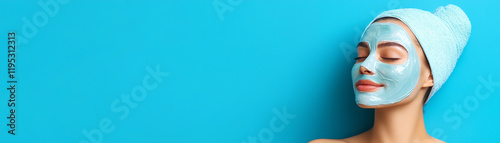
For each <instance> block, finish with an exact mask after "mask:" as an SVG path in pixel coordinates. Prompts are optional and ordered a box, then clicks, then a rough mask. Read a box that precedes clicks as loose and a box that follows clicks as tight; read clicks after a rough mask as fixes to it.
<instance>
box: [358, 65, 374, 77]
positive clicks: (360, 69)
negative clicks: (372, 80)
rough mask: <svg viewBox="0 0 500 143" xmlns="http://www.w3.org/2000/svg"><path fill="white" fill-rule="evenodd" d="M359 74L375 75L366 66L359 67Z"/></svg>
mask: <svg viewBox="0 0 500 143" xmlns="http://www.w3.org/2000/svg"><path fill="white" fill-rule="evenodd" d="M359 74H366V75H373V74H374V73H373V72H372V71H370V70H368V69H367V68H365V67H364V66H361V67H359Z"/></svg>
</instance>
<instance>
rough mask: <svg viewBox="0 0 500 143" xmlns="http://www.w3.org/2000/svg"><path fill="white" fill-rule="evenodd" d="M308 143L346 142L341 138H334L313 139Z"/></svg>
mask: <svg viewBox="0 0 500 143" xmlns="http://www.w3.org/2000/svg"><path fill="white" fill-rule="evenodd" d="M308 143H347V142H346V141H343V140H335V139H315V140H312V141H310V142H308Z"/></svg>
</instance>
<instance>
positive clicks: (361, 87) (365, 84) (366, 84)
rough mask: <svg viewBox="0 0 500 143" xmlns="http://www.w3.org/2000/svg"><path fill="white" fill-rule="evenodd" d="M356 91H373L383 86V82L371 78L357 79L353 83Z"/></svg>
mask: <svg viewBox="0 0 500 143" xmlns="http://www.w3.org/2000/svg"><path fill="white" fill-rule="evenodd" d="M354 86H355V87H356V89H357V90H358V91H362V92H375V91H377V90H379V89H380V88H382V87H384V85H383V84H380V83H376V82H373V81H371V80H359V81H358V82H356V84H354Z"/></svg>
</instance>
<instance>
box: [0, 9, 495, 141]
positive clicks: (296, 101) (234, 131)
mask: <svg viewBox="0 0 500 143" xmlns="http://www.w3.org/2000/svg"><path fill="white" fill-rule="evenodd" d="M39 1H40V2H43V3H44V2H55V3H56V4H57V5H58V9H59V10H58V12H56V13H55V15H54V16H50V15H48V14H47V12H46V11H44V9H43V7H42V6H40V5H39V4H38V3H37V2H39ZM39 1H28V0H24V1H6V0H4V1H1V2H0V5H1V9H0V13H1V14H0V19H1V20H2V21H1V22H0V28H1V29H0V31H1V32H2V33H1V34H0V35H4V36H1V37H3V39H4V40H5V41H7V33H8V32H11V31H15V32H16V33H17V34H18V36H17V37H19V38H21V37H23V36H24V37H25V39H26V40H28V41H27V42H23V43H21V42H19V41H18V45H17V51H16V54H17V56H16V64H17V69H16V70H17V71H16V74H17V77H18V79H17V80H18V81H19V82H18V84H17V85H16V86H17V92H16V93H17V96H16V113H17V114H16V117H17V118H16V135H15V136H12V135H10V134H7V131H8V126H6V125H5V124H7V122H8V120H7V119H6V118H5V117H7V116H8V115H9V114H8V111H9V109H10V108H8V107H7V106H6V105H5V104H6V103H5V102H7V100H8V98H9V97H8V94H7V92H8V91H7V90H5V89H4V90H0V92H1V94H0V95H1V97H0V101H1V103H0V105H1V106H0V115H1V118H0V119H1V120H0V123H1V126H0V140H1V141H0V142H22V143H28V142H65V143H68V142H80V141H84V140H87V137H85V136H84V134H83V133H82V131H83V130H87V131H91V130H92V129H98V128H99V122H100V121H101V120H103V119H109V120H111V121H112V125H113V126H114V127H115V128H114V130H113V131H112V132H111V133H103V136H102V142H190V143H194V142H213V143H215V142H217V143H234V142H236V143H240V142H248V137H255V138H257V139H258V138H259V134H261V135H262V134H263V133H269V132H265V131H272V130H269V128H270V125H269V123H270V122H274V121H275V120H274V119H276V117H278V114H276V113H275V110H276V111H278V112H284V111H283V110H284V108H286V113H287V114H293V115H295V118H290V119H289V123H288V124H286V123H285V122H283V120H280V119H278V120H277V121H276V125H277V126H280V125H283V126H284V127H285V128H284V129H282V130H280V131H273V132H272V136H266V135H269V134H264V135H265V136H263V137H262V138H265V139H268V141H270V142H275V143H304V142H307V141H310V140H313V139H318V138H346V137H350V136H352V135H356V134H359V133H361V132H363V131H366V130H367V129H369V128H370V127H371V125H372V124H373V117H372V116H373V110H369V109H361V108H359V107H357V106H356V104H355V102H354V94H353V91H352V87H351V84H352V83H351V75H350V70H351V67H352V65H353V63H354V61H353V60H352V58H354V56H355V54H354V53H353V52H355V51H354V49H353V48H354V45H355V44H356V43H357V40H358V39H359V37H360V36H361V32H362V31H363V29H364V27H365V26H366V25H367V24H368V23H369V22H370V21H371V20H372V19H373V18H374V17H375V16H376V15H377V14H378V13H380V12H382V11H385V10H389V9H396V8H420V9H423V10H427V11H431V12H433V11H434V10H435V9H436V8H437V7H438V6H445V5H447V4H450V3H452V4H455V5H458V6H459V7H461V8H462V9H463V10H464V11H465V12H466V14H467V15H468V16H469V18H470V21H471V23H472V34H471V38H470V40H469V42H468V44H467V46H466V47H465V50H464V52H463V54H462V56H461V58H460V59H459V62H458V63H457V66H456V68H455V71H454V72H453V74H452V75H451V76H450V78H449V80H448V81H447V83H446V84H445V85H444V86H443V87H442V88H441V89H440V91H439V92H438V93H437V94H436V95H435V96H434V97H433V98H432V99H431V100H430V102H429V103H428V104H427V105H426V106H425V107H424V110H425V114H424V118H425V123H426V128H427V131H428V132H429V134H431V135H432V136H434V137H436V138H438V139H441V140H444V141H447V142H500V138H498V135H499V134H500V108H499V107H498V103H499V102H500V97H499V95H500V85H496V84H491V83H490V84H488V83H486V84H485V83H482V82H481V79H485V80H486V81H488V78H490V79H491V80H493V81H495V82H497V83H498V82H499V81H500V74H499V72H498V71H499V70H500V68H499V67H498V63H499V61H500V60H499V59H498V54H499V53H500V48H499V47H498V44H496V41H498V33H500V27H499V26H498V24H499V23H500V18H499V17H498V14H499V13H500V9H499V8H498V7H499V6H500V3H499V2H498V1H430V0H428V1H417V0H390V1H387V0H386V1H376V2H375V1H328V0H323V1H314V2H307V1H298V0H287V1H284V0H283V1H265V0H253V1H250V0H242V1H236V3H234V2H233V3H230V1H227V0H205V1H188V0H186V1H154V2H153V1H141V2H137V1H136V2H132V1H129V2H123V1H119V0H114V1H97V0H87V1H76V0H73V1H69V2H68V3H65V4H64V3H59V2H56V1H53V0H39ZM218 1H220V3H219V4H220V5H224V4H225V5H226V6H225V8H229V9H232V10H231V11H225V12H224V13H222V14H221V16H219V15H218V13H217V10H216V8H214V5H213V3H214V2H218ZM233 1H235V0H233ZM238 2H240V3H238ZM52 8H54V7H52ZM37 13H38V14H45V15H48V16H47V17H46V20H48V21H47V22H46V23H42V24H41V26H36V29H37V32H36V33H35V34H34V36H33V37H31V38H26V35H23V25H25V24H26V23H25V22H24V21H23V20H22V19H23V18H26V19H28V20H29V21H31V22H33V21H34V20H33V16H36V15H37ZM38 18H40V17H38ZM38 20H44V19H43V17H42V19H38ZM42 22H43V21H42ZM24 32H26V31H24ZM19 38H17V39H18V40H20V39H19ZM4 46H5V47H7V45H4ZM2 53H4V54H5V55H4V56H2V57H4V58H6V56H7V52H6V49H5V51H4V52H2ZM5 65H6V62H5ZM157 66H159V68H160V71H162V72H168V73H169V75H168V76H166V77H164V78H163V82H161V83H159V84H158V86H157V87H156V88H155V89H153V90H148V91H147V98H146V99H145V100H142V101H140V102H136V103H137V105H138V106H137V107H136V108H130V113H129V114H128V116H126V118H125V119H123V120H121V119H120V118H119V116H121V115H122V113H121V112H113V111H112V110H111V108H110V107H111V105H112V103H113V101H114V100H115V99H121V95H122V94H130V93H131V91H133V89H134V87H136V86H138V85H142V83H143V78H144V77H146V76H148V75H149V73H148V71H147V67H151V68H152V69H155V68H156V67H157ZM3 69H4V71H5V72H6V71H7V70H6V69H7V67H6V66H4V67H3ZM1 75H5V78H0V79H5V80H7V74H1ZM5 80H3V81H2V82H1V84H2V85H4V86H3V87H7V84H6V82H5ZM153 82H154V80H151V83H153ZM488 87H489V88H488ZM477 89H480V90H479V91H480V93H490V94H491V95H490V96H489V97H487V98H486V99H484V98H482V99H479V98H477V95H476V90H477ZM455 106H458V107H459V109H463V111H460V110H456V109H455ZM464 107H467V108H464ZM259 142H260V141H259Z"/></svg>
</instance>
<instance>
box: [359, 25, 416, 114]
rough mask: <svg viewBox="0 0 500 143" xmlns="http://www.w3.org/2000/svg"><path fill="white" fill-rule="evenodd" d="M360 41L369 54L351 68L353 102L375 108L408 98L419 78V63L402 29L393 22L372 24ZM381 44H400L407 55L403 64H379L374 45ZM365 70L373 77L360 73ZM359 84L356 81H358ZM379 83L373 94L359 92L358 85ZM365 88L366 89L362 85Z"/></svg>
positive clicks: (413, 48) (409, 40)
mask: <svg viewBox="0 0 500 143" xmlns="http://www.w3.org/2000/svg"><path fill="white" fill-rule="evenodd" d="M360 42H366V43H367V44H368V47H369V49H370V54H369V55H368V57H366V58H365V60H364V61H362V62H359V63H356V64H354V66H353V67H352V81H353V87H354V93H355V95H356V102H357V103H358V104H363V105H368V106H376V105H388V104H393V103H396V102H399V101H401V100H403V99H404V98H406V97H408V96H409V95H410V94H411V92H412V91H413V89H414V88H415V87H416V85H417V83H418V79H419V76H420V60H419V58H418V54H417V51H416V49H415V47H414V46H413V44H412V41H411V39H410V37H409V36H408V34H407V33H406V31H405V30H404V29H403V27H401V26H399V25H397V24H393V23H372V24H371V25H370V26H369V27H368V28H367V29H366V30H365V32H364V33H363V36H362V37H361V41H360ZM381 42H394V43H397V44H399V45H402V46H403V47H404V48H405V49H406V51H407V52H408V58H407V59H406V61H405V62H404V63H403V64H387V63H384V62H381V61H379V59H378V57H377V45H379V44H380V43H381ZM361 67H364V68H366V70H369V71H371V73H372V74H363V73H361V72H360V68H361ZM360 80H361V82H358V81H360ZM360 83H361V84H364V85H366V84H368V85H370V84H378V85H380V86H379V87H378V88H377V89H378V90H376V91H372V92H366V91H359V90H358V88H357V87H356V86H359V84H360ZM365 87H366V86H365Z"/></svg>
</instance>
